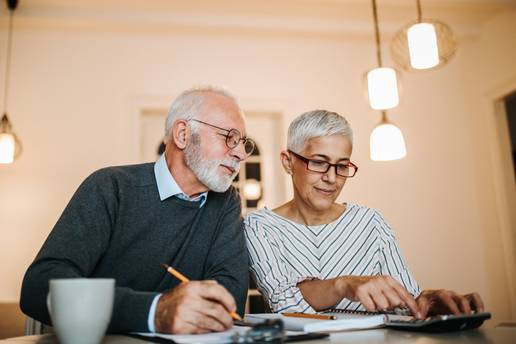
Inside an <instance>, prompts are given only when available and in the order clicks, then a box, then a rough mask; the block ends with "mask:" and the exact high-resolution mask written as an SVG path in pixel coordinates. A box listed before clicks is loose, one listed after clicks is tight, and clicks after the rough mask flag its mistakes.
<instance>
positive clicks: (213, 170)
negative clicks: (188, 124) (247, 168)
mask: <svg viewBox="0 0 516 344" xmlns="http://www.w3.org/2000/svg"><path fill="white" fill-rule="evenodd" d="M185 161H186V165H187V166H188V167H189V168H190V169H191V170H192V171H193V173H194V174H195V176H196V177H197V179H199V181H200V182H201V183H203V184H204V185H205V186H206V187H208V189H210V190H212V191H215V192H224V191H226V190H227V189H229V187H230V186H231V183H232V182H233V179H235V177H236V175H237V174H238V172H239V171H240V164H239V163H238V162H236V161H235V160H232V159H228V158H226V159H203V158H202V157H201V142H200V137H199V135H198V134H195V133H193V134H192V135H191V137H190V140H189V142H188V143H187V145H186V147H185ZM220 165H225V166H229V167H231V168H232V169H234V170H235V172H234V173H233V174H232V175H227V174H222V173H220V172H219V166H220Z"/></svg>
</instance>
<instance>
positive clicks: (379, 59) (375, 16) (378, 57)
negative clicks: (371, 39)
mask: <svg viewBox="0 0 516 344" xmlns="http://www.w3.org/2000/svg"><path fill="white" fill-rule="evenodd" d="M372 1H373V19H374V34H375V39H376V61H377V62H378V67H381V66H382V49H381V45H380V29H379V28H378V10H377V8H376V0H372Z"/></svg>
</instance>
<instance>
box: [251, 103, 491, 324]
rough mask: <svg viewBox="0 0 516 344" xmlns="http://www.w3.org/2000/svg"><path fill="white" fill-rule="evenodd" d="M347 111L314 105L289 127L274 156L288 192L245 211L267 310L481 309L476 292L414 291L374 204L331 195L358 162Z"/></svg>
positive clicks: (416, 311) (253, 269)
mask: <svg viewBox="0 0 516 344" xmlns="http://www.w3.org/2000/svg"><path fill="white" fill-rule="evenodd" d="M352 148H353V136H352V131H351V128H350V126H349V124H348V122H347V121H346V119H345V118H344V117H342V116H340V115H339V114H337V113H334V112H328V111H324V110H316V111H312V112H307V113H305V114H303V115H301V116H299V117H297V118H296V119H295V120H294V121H293V122H292V124H291V125H290V127H289V130H288V140H287V150H286V151H283V152H281V156H280V158H281V163H282V165H283V168H284V169H285V171H286V172H287V173H288V174H289V175H291V178H292V185H293V189H294V197H293V199H292V200H290V201H289V202H287V203H285V204H283V205H282V206H280V207H278V208H276V209H272V210H271V209H269V208H263V209H260V210H258V211H256V212H253V213H251V214H249V215H248V216H247V218H246V219H245V233H246V238H247V246H248V251H249V257H250V264H251V272H252V273H253V275H254V277H255V279H256V282H257V285H258V288H259V290H260V291H261V292H262V294H263V295H264V297H265V298H266V300H267V301H268V303H269V306H270V307H271V309H272V310H273V311H274V312H285V311H287V312H306V313H313V312H316V311H320V310H324V309H328V308H338V309H344V310H351V311H354V310H367V311H379V310H388V309H393V308H396V307H407V308H408V309H409V310H410V311H411V312H412V314H413V315H414V316H416V317H418V318H425V317H426V316H427V314H438V313H440V314H446V313H448V314H451V313H453V314H460V313H469V312H471V311H472V310H475V311H478V312H481V311H483V308H484V307H483V304H482V300H481V299H480V297H479V296H478V294H476V293H472V294H467V295H459V294H457V293H455V292H452V291H447V290H424V291H421V290H420V288H419V286H418V284H417V282H416V281H415V280H414V278H413V277H412V275H411V274H410V271H409V270H408V268H407V265H406V263H405V260H404V259H403V256H402V255H401V253H400V250H399V247H398V244H397V243H396V239H395V236H394V233H393V231H392V229H391V227H390V226H389V224H388V223H387V221H386V220H385V219H384V218H383V216H382V214H380V213H379V212H378V211H376V210H374V209H371V208H368V207H366V206H363V205H358V204H352V203H343V204H340V203H336V202H335V200H336V199H337V196H338V195H339V194H340V192H341V190H342V187H343V186H344V184H345V183H346V180H347V179H348V178H351V177H353V176H354V175H355V174H356V172H357V170H358V167H357V166H356V165H355V164H353V163H352V162H351V152H352Z"/></svg>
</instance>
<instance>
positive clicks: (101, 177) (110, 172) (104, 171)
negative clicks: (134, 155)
mask: <svg viewBox="0 0 516 344" xmlns="http://www.w3.org/2000/svg"><path fill="white" fill-rule="evenodd" d="M86 182H90V183H102V184H103V183H108V182H111V183H116V184H128V185H133V186H145V185H152V184H155V183H156V180H155V177H154V163H144V164H136V165H121V166H109V167H104V168H101V169H99V170H96V171H95V172H93V173H92V174H90V175H89V176H88V178H87V179H86Z"/></svg>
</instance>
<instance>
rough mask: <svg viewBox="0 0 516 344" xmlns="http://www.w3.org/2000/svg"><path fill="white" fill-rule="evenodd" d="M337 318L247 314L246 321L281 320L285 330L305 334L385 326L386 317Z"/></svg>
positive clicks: (380, 315) (341, 316)
mask: <svg viewBox="0 0 516 344" xmlns="http://www.w3.org/2000/svg"><path fill="white" fill-rule="evenodd" d="M332 315H335V316H336V317H337V319H335V320H320V319H308V318H295V317H287V316H284V315H282V314H277V313H276V314H272V313H259V314H246V316H245V321H247V322H249V323H251V324H254V323H259V322H261V321H263V320H264V319H281V320H283V323H284V324H285V329H286V330H290V331H304V332H309V333H312V332H338V331H349V330H361V329H367V328H377V327H383V326H385V321H386V317H385V315H383V314H376V315H362V314H337V313H335V314H332Z"/></svg>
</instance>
